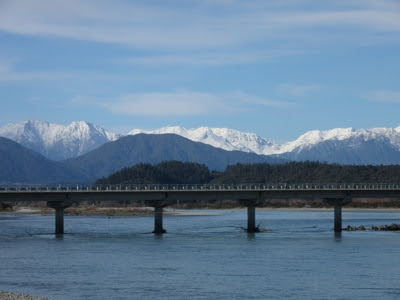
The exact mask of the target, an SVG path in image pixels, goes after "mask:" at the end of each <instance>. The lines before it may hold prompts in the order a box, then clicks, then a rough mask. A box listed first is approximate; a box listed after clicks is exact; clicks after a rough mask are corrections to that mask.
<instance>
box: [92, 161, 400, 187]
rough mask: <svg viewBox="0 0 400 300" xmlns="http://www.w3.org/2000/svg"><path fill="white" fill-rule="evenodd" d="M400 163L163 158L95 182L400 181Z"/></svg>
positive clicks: (126, 169)
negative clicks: (222, 163)
mask: <svg viewBox="0 0 400 300" xmlns="http://www.w3.org/2000/svg"><path fill="white" fill-rule="evenodd" d="M399 182H400V165H378V166H377V165H339V164H328V163H322V162H311V161H305V162H288V163H284V164H269V163H255V164H241V163H238V164H235V165H230V166H228V167H227V168H226V169H225V171H214V170H209V168H208V167H207V166H206V165H205V164H199V163H193V162H181V161H165V162H161V163H158V164H148V163H140V164H136V165H134V166H132V167H129V168H123V169H121V170H119V171H117V172H115V173H113V174H111V175H109V176H108V177H103V178H101V179H98V180H97V181H96V182H95V183H96V184H204V183H212V184H236V183H399Z"/></svg>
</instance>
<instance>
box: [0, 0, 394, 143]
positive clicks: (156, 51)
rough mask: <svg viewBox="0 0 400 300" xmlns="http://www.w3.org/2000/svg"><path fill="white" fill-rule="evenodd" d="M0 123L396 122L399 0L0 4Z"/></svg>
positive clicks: (245, 126)
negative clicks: (39, 121)
mask: <svg viewBox="0 0 400 300" xmlns="http://www.w3.org/2000/svg"><path fill="white" fill-rule="evenodd" d="M0 104H1V106H0V126H4V125H6V124H8V123H17V122H21V121H24V120H42V121H48V122H54V123H58V124H64V125H67V124H69V123H70V122H72V121H81V120H83V121H86V122H90V123H93V124H96V125H100V126H102V127H104V128H105V129H107V130H110V131H112V132H115V133H127V132H129V131H130V130H132V129H134V128H140V129H156V128H160V127H164V126H168V125H176V126H183V127H186V128H197V127H200V126H209V127H227V128H232V129H236V130H240V131H244V132H253V133H256V134H258V135H260V136H262V137H264V138H269V139H272V140H275V141H279V142H284V141H289V140H293V139H295V138H297V137H298V136H299V135H301V134H303V133H305V132H307V131H309V130H315V129H318V130H328V129H332V128H347V127H352V128H355V129H361V128H364V129H368V128H375V127H398V126H399V125H400V118H399V115H400V1H398V0H395V1H386V0H379V1H378V0H373V1H370V0H345V1H344V0H343V1H342V0H335V1H320V0H315V1H313V0H310V1H308V0H296V1H294V0H282V1H265V0H262V1H259V0H253V1H236V0H191V1H188V0H162V1H161V0H159V1H150V0H146V1H124V0H113V1H108V0H107V1H106V0H68V1H67V0H64V1H61V0H35V1H31V0H0Z"/></svg>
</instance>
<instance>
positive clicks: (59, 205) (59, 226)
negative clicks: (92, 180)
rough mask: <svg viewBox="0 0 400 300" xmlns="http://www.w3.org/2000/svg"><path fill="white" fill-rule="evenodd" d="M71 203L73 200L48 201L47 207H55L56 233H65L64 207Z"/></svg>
mask: <svg viewBox="0 0 400 300" xmlns="http://www.w3.org/2000/svg"><path fill="white" fill-rule="evenodd" d="M71 205H72V202H71V201H47V207H51V208H53V209H55V219H56V220H55V221H56V231H55V233H56V234H64V209H65V208H67V207H70V206H71Z"/></svg>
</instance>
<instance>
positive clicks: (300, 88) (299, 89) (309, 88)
mask: <svg viewBox="0 0 400 300" xmlns="http://www.w3.org/2000/svg"><path fill="white" fill-rule="evenodd" d="M320 88H321V87H320V86H319V85H317V84H309V85H298V84H288V83H283V84H280V85H279V86H278V90H279V91H280V92H281V93H283V94H288V95H290V96H294V97H305V96H306V95H308V94H309V93H312V92H315V91H318V90H319V89H320Z"/></svg>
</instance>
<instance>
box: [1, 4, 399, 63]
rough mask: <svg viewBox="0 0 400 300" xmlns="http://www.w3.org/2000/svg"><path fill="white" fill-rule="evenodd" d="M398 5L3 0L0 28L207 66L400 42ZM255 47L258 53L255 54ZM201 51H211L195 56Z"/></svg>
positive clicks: (148, 59)
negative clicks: (148, 52) (314, 49)
mask: <svg viewBox="0 0 400 300" xmlns="http://www.w3.org/2000/svg"><path fill="white" fill-rule="evenodd" d="M310 7H312V9H310ZM399 9H400V8H399V4H398V2H396V1H390V0H387V1H364V0H353V1H346V2H340V3H337V2H333V3H327V2H321V1H317V0H314V1H313V0H311V1H309V0H308V1H305V0H303V1H290V0H288V1H279V3H272V2H271V1H208V0H204V1H201V0H197V1H187V2H186V1H152V2H149V1H134V2H131V1H123V0H119V1H112V2H109V1H106V0H96V1H95V0H70V1H62V0H37V1H30V0H3V1H2V2H1V4H0V30H2V31H4V32H9V33H15V34H21V35H33V36H42V37H61V38H68V39H75V40H85V41H92V42H100V43H111V44H120V45H124V46H129V47H132V48H135V49H145V50H151V51H152V55H147V56H144V57H141V58H137V59H136V62H140V63H155V62H157V61H169V62H171V61H172V62H173V61H182V60H183V61H186V62H189V59H191V58H193V59H192V60H191V62H192V63H193V62H196V61H198V58H200V62H203V63H206V64H216V63H218V64H222V63H224V64H231V63H238V62H244V63H247V62H249V60H250V61H260V60H261V61H262V60H265V59H266V58H268V57H270V54H271V53H273V55H274V56H276V55H286V54H287V53H288V51H292V52H294V53H296V52H297V51H302V50H304V49H307V50H308V51H310V47H309V46H310V45H313V46H315V45H326V44H328V45H340V44H341V43H338V41H341V42H342V43H359V42H361V43H368V41H370V40H371V39H374V42H375V43H376V42H379V40H384V41H385V42H399V41H398V37H396V38H394V37H393V35H390V33H395V34H398V33H399V32H400V18H399V13H398V12H399ZM343 28H344V29H346V30H342V29H343ZM336 29H340V30H336ZM332 36H334V37H335V38H334V39H332ZM333 42H335V44H333ZM256 45H257V46H258V48H260V46H261V49H263V51H260V52H258V53H254V52H252V49H254V48H255V46H256ZM199 50H200V51H199ZM171 51H172V52H171ZM203 51H207V52H208V53H211V54H210V55H206V56H204V54H203V56H201V55H200V56H199V53H204V52H203ZM263 52H264V54H263ZM168 53H174V55H169V54H168ZM252 54H253V58H251V55H252ZM153 55H154V57H152V56H153ZM179 57H186V58H181V59H179ZM132 60H135V59H132Z"/></svg>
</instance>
